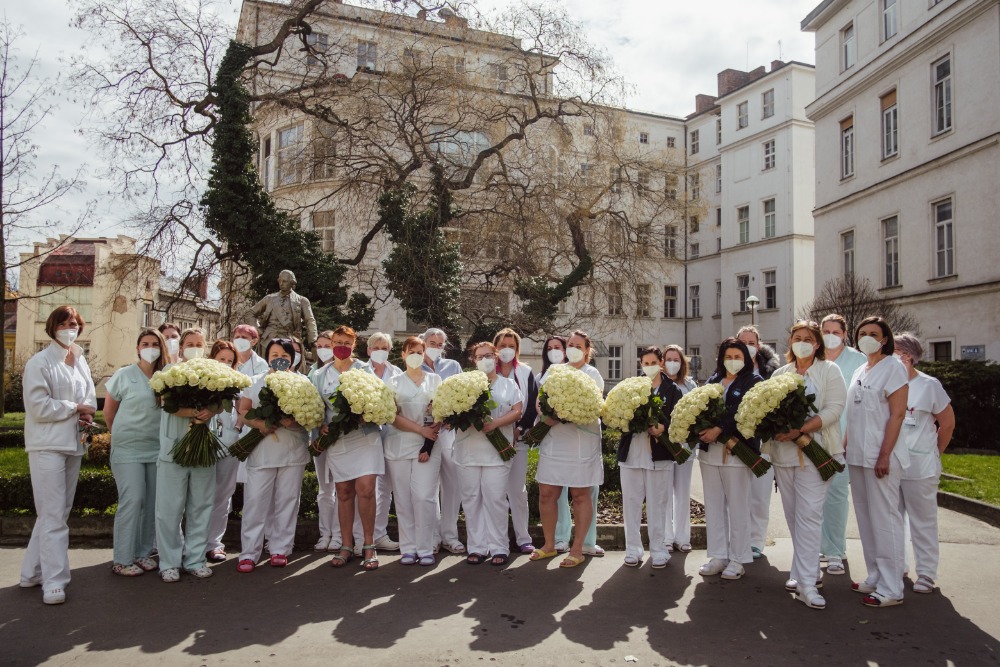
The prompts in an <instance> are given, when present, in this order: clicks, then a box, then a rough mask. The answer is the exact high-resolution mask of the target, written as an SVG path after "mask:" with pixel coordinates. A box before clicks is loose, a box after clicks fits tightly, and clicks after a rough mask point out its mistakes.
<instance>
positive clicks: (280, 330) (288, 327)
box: [250, 269, 317, 349]
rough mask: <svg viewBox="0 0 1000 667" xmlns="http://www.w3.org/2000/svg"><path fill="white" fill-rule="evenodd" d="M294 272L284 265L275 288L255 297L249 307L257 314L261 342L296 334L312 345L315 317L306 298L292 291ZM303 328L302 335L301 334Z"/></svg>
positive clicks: (314, 338) (314, 339) (255, 315)
mask: <svg viewBox="0 0 1000 667" xmlns="http://www.w3.org/2000/svg"><path fill="white" fill-rule="evenodd" d="M295 285H296V280H295V274H294V273H292V272H291V271H289V270H288V269H285V270H284V271H282V272H281V273H279V274H278V291H277V292H275V293H274V294H268V295H267V296H265V297H264V298H263V299H261V300H260V301H258V302H257V303H256V305H254V307H253V309H252V310H251V311H250V312H251V313H252V314H253V316H254V317H256V318H257V323H258V324H257V326H258V328H259V329H260V332H261V335H260V343H261V345H262V346H263V345H267V342H268V341H270V340H271V339H272V338H291V337H293V336H294V337H296V338H299V339H301V340H304V341H305V344H306V347H307V348H309V349H311V348H312V346H313V344H314V343H315V342H316V333H317V332H316V318H315V317H313V312H312V305H311V304H310V303H309V299H307V298H305V297H304V296H302V295H301V294H298V293H296V292H295ZM303 328H304V329H305V335H304V336H303V335H302V332H303Z"/></svg>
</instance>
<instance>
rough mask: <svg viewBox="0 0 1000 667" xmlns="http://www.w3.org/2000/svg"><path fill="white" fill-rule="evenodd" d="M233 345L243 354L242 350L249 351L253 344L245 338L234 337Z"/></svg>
mask: <svg viewBox="0 0 1000 667" xmlns="http://www.w3.org/2000/svg"><path fill="white" fill-rule="evenodd" d="M233 347H235V348H236V351H237V352H239V353H240V354H243V353H244V352H249V351H250V348H251V347H253V345H252V344H251V343H250V341H248V340H247V339H246V338H236V339H234V340H233Z"/></svg>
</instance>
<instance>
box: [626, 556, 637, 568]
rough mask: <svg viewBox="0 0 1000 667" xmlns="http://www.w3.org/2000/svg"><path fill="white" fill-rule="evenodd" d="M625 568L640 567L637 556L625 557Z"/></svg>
mask: <svg viewBox="0 0 1000 667" xmlns="http://www.w3.org/2000/svg"><path fill="white" fill-rule="evenodd" d="M625 567H639V559H638V558H636V557H635V556H625Z"/></svg>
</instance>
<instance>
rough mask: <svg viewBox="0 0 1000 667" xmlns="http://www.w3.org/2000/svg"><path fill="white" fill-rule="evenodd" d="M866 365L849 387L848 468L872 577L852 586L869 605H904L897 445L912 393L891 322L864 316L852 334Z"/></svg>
mask: <svg viewBox="0 0 1000 667" xmlns="http://www.w3.org/2000/svg"><path fill="white" fill-rule="evenodd" d="M854 340H856V341H857V345H858V349H859V350H860V351H861V352H863V353H864V354H865V355H867V357H868V363H866V364H865V365H864V366H862V367H861V368H859V369H858V370H857V371H855V372H854V376H853V377H852V378H851V383H850V385H849V386H848V389H847V469H848V471H849V472H850V475H851V489H852V494H851V495H852V496H853V497H854V514H855V515H856V516H857V520H858V532H859V533H860V534H861V548H862V551H863V552H864V556H865V566H866V567H867V568H868V576H867V577H866V578H865V580H864V581H861V582H855V583H852V584H851V588H852V589H853V590H855V591H857V592H859V593H863V594H864V595H865V597H864V600H863V603H864V604H865V605H867V606H869V607H891V606H893V605H897V604H901V603H902V602H903V570H904V568H905V547H904V544H903V514H902V512H900V511H899V487H900V480H901V478H902V473H903V469H904V468H906V467H907V466H908V465H909V463H910V457H909V451H908V450H907V448H906V445H905V444H899V445H897V441H898V440H899V431H900V428H902V425H903V419H904V418H905V416H906V403H907V397H908V395H909V391H908V378H907V376H906V367H905V366H903V363H902V362H901V361H900V360H899V359H897V358H896V357H894V356H893V352H894V351H895V349H896V345H895V341H894V339H893V335H892V329H890V328H889V324H888V323H887V322H886V321H885V320H884V319H882V318H881V317H866V318H865V319H863V320H861V323H860V324H859V325H858V328H857V330H856V331H855V332H854Z"/></svg>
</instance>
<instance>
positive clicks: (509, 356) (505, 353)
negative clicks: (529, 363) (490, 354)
mask: <svg viewBox="0 0 1000 667" xmlns="http://www.w3.org/2000/svg"><path fill="white" fill-rule="evenodd" d="M515 354H516V353H515V351H514V348H512V347H505V348H504V349H502V350H500V351H499V352H497V356H498V357H500V361H502V362H504V363H505V364H509V363H510V362H512V361H514V356H515Z"/></svg>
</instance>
